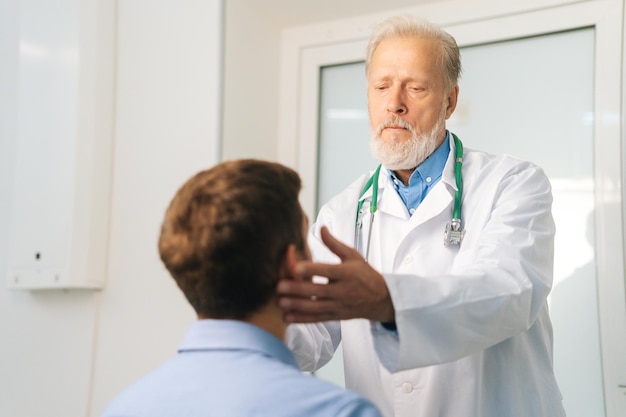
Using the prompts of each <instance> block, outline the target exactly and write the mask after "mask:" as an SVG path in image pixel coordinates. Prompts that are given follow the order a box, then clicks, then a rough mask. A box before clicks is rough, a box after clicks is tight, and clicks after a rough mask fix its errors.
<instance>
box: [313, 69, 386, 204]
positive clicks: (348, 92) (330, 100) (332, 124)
mask: <svg viewBox="0 0 626 417" xmlns="http://www.w3.org/2000/svg"><path fill="white" fill-rule="evenodd" d="M320 77H321V79H320V90H321V93H320V116H319V117H320V137H319V156H318V170H317V173H318V174H317V190H318V191H317V210H319V209H320V207H321V206H322V205H323V204H324V203H325V202H326V201H328V200H329V199H330V198H331V197H332V196H334V195H335V194H337V193H338V192H339V191H341V190H343V189H344V188H345V187H346V186H347V185H349V184H350V183H351V182H352V181H354V180H356V177H357V176H358V175H359V174H361V173H364V172H367V171H368V170H372V169H374V168H376V166H377V165H378V163H377V162H376V161H375V160H374V158H372V155H371V154H370V150H369V149H370V148H369V138H370V134H369V132H370V129H369V122H368V117H367V90H366V87H367V84H366V82H365V68H364V64H363V63H362V62H357V63H353V64H344V65H335V66H330V67H324V68H322V71H321V75H320ZM356 173H358V174H356ZM355 174H356V175H355Z"/></svg>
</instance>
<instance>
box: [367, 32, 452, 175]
mask: <svg viewBox="0 0 626 417" xmlns="http://www.w3.org/2000/svg"><path fill="white" fill-rule="evenodd" d="M440 61H441V59H440V51H439V45H438V43H437V42H436V41H434V40H430V39H420V38H413V37H395V38H388V39H385V40H383V41H382V42H381V43H380V44H379V45H378V47H377V48H376V50H375V52H374V54H373V56H372V61H371V63H370V67H369V71H368V73H367V84H368V87H367V97H368V110H369V117H370V127H371V130H372V140H371V147H372V152H373V154H374V157H375V158H376V159H378V160H379V161H380V162H382V163H383V164H384V165H385V166H387V167H388V168H390V169H393V170H396V169H412V168H415V167H416V166H418V165H419V164H420V163H421V162H422V161H423V160H424V159H426V158H427V157H428V156H429V155H430V154H431V153H432V152H433V151H434V150H435V149H436V148H437V146H439V145H440V144H441V142H442V141H443V140H444V139H445V121H446V119H448V118H449V117H450V115H451V114H452V112H453V111H454V108H455V106H456V99H457V95H458V87H457V86H454V87H448V86H447V85H446V79H445V77H444V74H443V70H442V65H441V64H440Z"/></svg>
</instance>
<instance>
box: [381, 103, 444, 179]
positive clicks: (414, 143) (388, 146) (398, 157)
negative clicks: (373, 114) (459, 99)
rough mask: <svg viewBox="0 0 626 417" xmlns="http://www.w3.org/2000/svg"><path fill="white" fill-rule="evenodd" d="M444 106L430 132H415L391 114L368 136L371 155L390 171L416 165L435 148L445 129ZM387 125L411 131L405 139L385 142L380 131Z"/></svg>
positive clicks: (406, 123) (403, 121)
mask: <svg viewBox="0 0 626 417" xmlns="http://www.w3.org/2000/svg"><path fill="white" fill-rule="evenodd" d="M445 123H446V108H445V107H443V108H442V113H441V114H440V116H439V119H438V120H437V123H436V124H435V126H433V128H432V129H431V131H430V132H426V133H422V134H420V133H417V131H416V130H415V127H414V126H413V125H411V124H410V123H408V122H406V121H405V120H404V119H402V118H401V117H399V116H397V115H392V116H390V117H389V118H387V120H385V121H384V122H383V123H381V124H380V125H379V126H378V128H377V129H376V130H375V131H372V136H371V138H370V150H371V152H372V156H373V157H374V159H376V160H377V161H378V162H380V163H381V164H383V165H384V166H385V167H386V168H389V169H390V170H392V171H396V170H399V169H413V168H416V167H418V166H419V165H420V164H421V163H422V162H424V161H425V160H426V158H428V157H429V156H430V155H431V154H432V153H433V152H434V151H435V149H437V146H438V144H439V139H440V137H441V134H442V131H443V130H444V129H445ZM388 126H400V127H402V128H404V129H407V130H408V131H409V132H411V138H410V139H409V140H406V141H391V142H386V141H385V140H383V139H382V138H381V136H380V135H381V134H382V131H383V130H384V129H385V128H386V127H388Z"/></svg>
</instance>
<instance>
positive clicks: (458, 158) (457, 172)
mask: <svg viewBox="0 0 626 417" xmlns="http://www.w3.org/2000/svg"><path fill="white" fill-rule="evenodd" d="M452 139H453V140H454V148H455V158H454V176H455V180H456V192H455V193H454V209H453V211H452V219H453V220H457V221H458V222H459V224H461V201H462V197H463V174H462V168H463V143H462V142H461V140H460V139H459V138H458V137H457V135H455V134H454V133H452ZM381 167H382V164H380V165H378V167H377V168H376V170H375V171H374V173H373V174H372V176H371V177H370V178H369V179H368V180H367V182H366V183H365V185H364V186H363V191H361V194H359V201H358V204H357V209H356V221H355V226H356V227H355V232H354V244H355V246H357V244H358V242H359V232H360V229H361V226H362V224H361V209H362V208H363V203H365V199H364V198H362V197H363V195H364V194H365V193H366V192H367V190H369V189H370V188H371V189H372V200H371V202H370V228H369V231H368V233H367V248H366V249H365V254H366V255H365V259H367V257H368V255H369V246H370V238H371V235H372V223H373V222H374V214H375V213H376V210H377V209H378V177H379V176H380V168H381ZM374 184H376V185H374Z"/></svg>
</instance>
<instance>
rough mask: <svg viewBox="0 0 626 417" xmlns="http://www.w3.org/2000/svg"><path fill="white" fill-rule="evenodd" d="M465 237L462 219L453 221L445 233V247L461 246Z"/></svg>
mask: <svg viewBox="0 0 626 417" xmlns="http://www.w3.org/2000/svg"><path fill="white" fill-rule="evenodd" d="M464 236H465V230H463V229H461V219H452V221H451V222H450V223H448V224H446V230H445V231H444V233H443V245H444V246H445V247H448V246H450V245H461V242H462V241H463V237H464Z"/></svg>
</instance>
